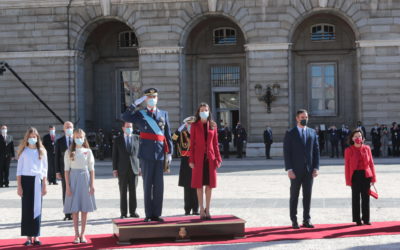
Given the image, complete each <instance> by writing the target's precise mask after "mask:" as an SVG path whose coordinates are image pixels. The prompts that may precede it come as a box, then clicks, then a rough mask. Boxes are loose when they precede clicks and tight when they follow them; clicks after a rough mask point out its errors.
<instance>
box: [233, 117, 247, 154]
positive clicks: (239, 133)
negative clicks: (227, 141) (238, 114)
mask: <svg viewBox="0 0 400 250" xmlns="http://www.w3.org/2000/svg"><path fill="white" fill-rule="evenodd" d="M235 137H236V138H235V139H236V147H237V158H242V157H243V146H244V142H245V141H246V138H247V133H246V130H245V129H244V128H243V127H242V126H241V125H238V126H237V127H236V130H235Z"/></svg>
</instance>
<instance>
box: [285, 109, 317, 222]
mask: <svg viewBox="0 0 400 250" xmlns="http://www.w3.org/2000/svg"><path fill="white" fill-rule="evenodd" d="M296 121H297V126H296V127H294V128H292V129H290V130H289V131H287V132H286V135H285V138H284V140H283V155H284V160H285V170H286V171H287V173H288V177H289V179H290V220H291V221H292V227H293V229H299V228H300V227H299V224H298V222H297V204H298V200H299V193H300V188H302V189H303V209H304V211H303V226H304V227H306V228H313V227H314V225H313V224H311V216H310V206H311V193H312V185H313V181H314V178H315V177H317V176H318V170H319V146H318V138H317V135H316V133H315V131H314V129H311V128H308V127H307V123H308V112H307V111H306V110H304V109H300V110H298V111H297V115H296Z"/></svg>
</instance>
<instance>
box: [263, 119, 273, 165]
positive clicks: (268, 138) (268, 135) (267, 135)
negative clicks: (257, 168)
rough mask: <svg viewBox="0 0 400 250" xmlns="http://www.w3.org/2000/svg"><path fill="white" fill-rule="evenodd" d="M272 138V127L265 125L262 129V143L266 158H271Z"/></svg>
mask: <svg viewBox="0 0 400 250" xmlns="http://www.w3.org/2000/svg"><path fill="white" fill-rule="evenodd" d="M273 142H274V141H273V139H272V129H271V128H270V127H268V126H267V129H265V130H264V144H265V157H266V158H267V159H271V154H270V152H271V144H272V143H273Z"/></svg>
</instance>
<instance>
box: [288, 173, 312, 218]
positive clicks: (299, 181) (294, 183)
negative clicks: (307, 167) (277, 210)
mask: <svg viewBox="0 0 400 250" xmlns="http://www.w3.org/2000/svg"><path fill="white" fill-rule="evenodd" d="M313 181H314V178H313V177H312V172H307V171H306V172H305V173H304V174H303V175H296V179H294V180H292V179H291V180H290V220H291V221H292V222H297V204H298V202H299V194H300V188H302V190H303V222H308V221H310V219H311V216H310V207H311V193H312V185H313Z"/></svg>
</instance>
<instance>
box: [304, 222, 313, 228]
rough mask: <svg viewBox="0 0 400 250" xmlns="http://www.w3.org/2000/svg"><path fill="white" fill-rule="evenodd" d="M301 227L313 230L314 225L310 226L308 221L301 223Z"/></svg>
mask: <svg viewBox="0 0 400 250" xmlns="http://www.w3.org/2000/svg"><path fill="white" fill-rule="evenodd" d="M303 227H306V228H314V225H313V224H311V222H309V221H304V222H303Z"/></svg>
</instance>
